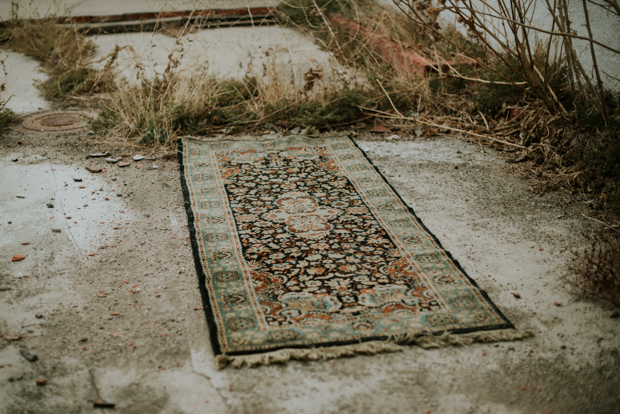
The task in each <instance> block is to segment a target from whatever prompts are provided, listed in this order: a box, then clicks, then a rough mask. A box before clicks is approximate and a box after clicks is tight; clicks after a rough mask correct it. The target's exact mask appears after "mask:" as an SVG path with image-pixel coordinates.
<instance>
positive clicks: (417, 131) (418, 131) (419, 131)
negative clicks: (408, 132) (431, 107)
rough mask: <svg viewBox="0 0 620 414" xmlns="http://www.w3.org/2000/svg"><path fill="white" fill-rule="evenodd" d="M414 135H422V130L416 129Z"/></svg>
mask: <svg viewBox="0 0 620 414" xmlns="http://www.w3.org/2000/svg"><path fill="white" fill-rule="evenodd" d="M415 135H416V137H418V138H420V137H421V136H422V135H424V131H422V130H421V129H416V130H415Z"/></svg>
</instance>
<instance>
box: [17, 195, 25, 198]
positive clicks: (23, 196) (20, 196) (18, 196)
mask: <svg viewBox="0 0 620 414" xmlns="http://www.w3.org/2000/svg"><path fill="white" fill-rule="evenodd" d="M15 197H17V198H26V196H25V195H23V194H17V195H16V196H15Z"/></svg>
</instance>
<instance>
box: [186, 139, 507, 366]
mask: <svg viewBox="0 0 620 414" xmlns="http://www.w3.org/2000/svg"><path fill="white" fill-rule="evenodd" d="M287 137H304V138H310V139H311V138H312V137H309V136H306V135H301V134H289V135H283V136H281V137H278V138H287ZM342 137H343V136H342V135H337V136H336V135H334V136H333V137H330V136H329V135H326V136H323V137H322V138H326V139H327V138H342ZM270 138H271V137H270ZM274 138H275V137H274ZM346 138H347V139H348V140H349V141H351V143H353V145H354V146H355V148H357V149H358V150H360V153H361V154H362V155H363V156H364V158H365V159H366V160H367V161H368V162H369V163H370V165H372V167H373V168H374V169H375V172H376V173H377V174H378V175H379V177H381V179H382V180H383V182H384V183H385V184H387V185H388V186H389V187H390V188H391V189H392V191H393V192H394V194H396V196H397V197H398V199H399V200H400V202H401V203H402V204H403V205H404V206H405V207H406V208H407V210H408V212H409V213H410V214H411V215H412V216H413V217H414V218H415V219H416V221H417V222H418V224H420V226H421V227H422V229H423V230H424V231H425V232H426V233H427V234H428V235H430V236H431V238H432V239H433V241H434V242H435V243H437V246H439V248H440V249H442V250H443V251H444V252H445V253H446V255H447V256H448V259H450V260H451V261H452V262H453V263H454V265H455V266H456V268H457V269H458V270H459V271H460V272H462V274H463V275H464V276H465V277H466V278H467V280H468V281H469V282H470V283H471V284H472V286H473V287H475V288H476V289H478V291H479V292H480V294H481V295H482V297H483V298H484V299H485V300H486V301H487V302H488V304H489V305H490V306H491V308H492V309H493V310H494V311H495V312H497V314H498V315H499V316H500V317H501V319H503V320H504V321H505V322H506V323H504V324H500V325H490V326H482V327H478V328H462V329H452V330H444V331H437V332H432V333H430V334H431V335H433V336H441V335H444V334H446V333H450V334H467V333H471V332H480V331H494V330H499V329H515V327H514V325H513V324H512V322H510V321H509V320H508V318H506V316H505V315H504V314H503V313H502V311H500V310H499V308H498V307H497V306H496V305H495V303H493V301H492V300H491V298H489V295H488V294H487V292H486V291H484V290H482V289H480V287H479V286H478V284H477V283H476V281H475V280H474V279H472V278H471V277H470V276H469V275H468V274H467V272H465V269H463V267H462V266H461V264H460V263H459V262H458V260H456V259H455V258H454V257H452V254H450V252H449V251H447V250H446V249H445V248H444V247H443V246H442V245H441V242H440V241H439V239H437V237H436V236H435V235H434V234H433V233H432V232H431V231H430V230H429V229H428V228H427V227H426V226H425V225H424V223H422V220H421V219H420V218H419V217H418V216H417V214H416V213H415V211H413V209H412V208H411V207H410V206H409V205H408V204H407V203H406V202H405V200H403V199H402V197H401V196H400V194H399V193H398V191H396V189H395V188H394V187H393V186H392V185H391V184H390V183H389V182H388V180H387V179H386V178H385V176H384V175H383V174H382V173H381V171H379V169H378V168H377V166H376V165H375V164H374V163H373V162H372V161H371V160H370V159H369V158H368V157H367V156H366V152H365V151H364V150H363V149H361V148H360V147H359V146H358V145H357V142H355V141H354V140H353V139H351V137H350V136H346ZM185 139H193V140H196V141H203V142H222V141H236V142H239V141H248V142H256V141H260V139H234V138H233V139H221V140H219V139H201V138H197V137H190V136H186V137H181V138H179V139H178V140H177V158H178V161H179V171H180V175H181V188H182V190H183V200H184V205H185V212H186V213H187V225H188V228H189V234H190V241H191V245H192V254H193V256H194V264H195V266H196V273H197V275H198V285H199V290H200V295H201V297H202V309H203V310H204V312H205V316H206V319H207V326H208V327H209V336H210V337H211V346H212V347H213V353H214V354H215V356H216V357H217V356H218V355H230V356H235V355H256V354H264V353H268V352H274V351H278V350H282V349H309V348H324V347H331V346H343V345H352V344H359V343H362V342H370V341H386V340H388V339H389V337H388V336H371V337H365V338H361V339H359V340H351V341H335V342H326V343H321V344H312V345H290V346H275V347H274V348H270V349H262V350H260V351H258V352H257V351H238V352H229V353H227V354H224V353H222V349H221V346H220V343H219V340H218V335H217V325H216V323H215V316H214V314H213V308H212V307H211V303H210V301H209V294H208V292H207V287H206V274H205V272H204V269H203V268H202V263H201V261H200V253H199V249H198V239H197V238H196V228H195V227H194V221H195V217H194V211H193V210H192V208H191V200H190V193H189V190H188V186H187V182H186V180H185V164H184V160H183V153H184V151H183V149H184V147H183V140H185Z"/></svg>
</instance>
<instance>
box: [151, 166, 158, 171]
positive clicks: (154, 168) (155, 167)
mask: <svg viewBox="0 0 620 414" xmlns="http://www.w3.org/2000/svg"><path fill="white" fill-rule="evenodd" d="M158 169H159V167H158V166H157V165H153V166H152V167H151V170H158Z"/></svg>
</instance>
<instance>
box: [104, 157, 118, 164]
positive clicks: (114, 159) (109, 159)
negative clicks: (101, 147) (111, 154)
mask: <svg viewBox="0 0 620 414" xmlns="http://www.w3.org/2000/svg"><path fill="white" fill-rule="evenodd" d="M120 160H122V158H106V159H105V162H107V163H108V164H116V163H117V162H119V161H120Z"/></svg>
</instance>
